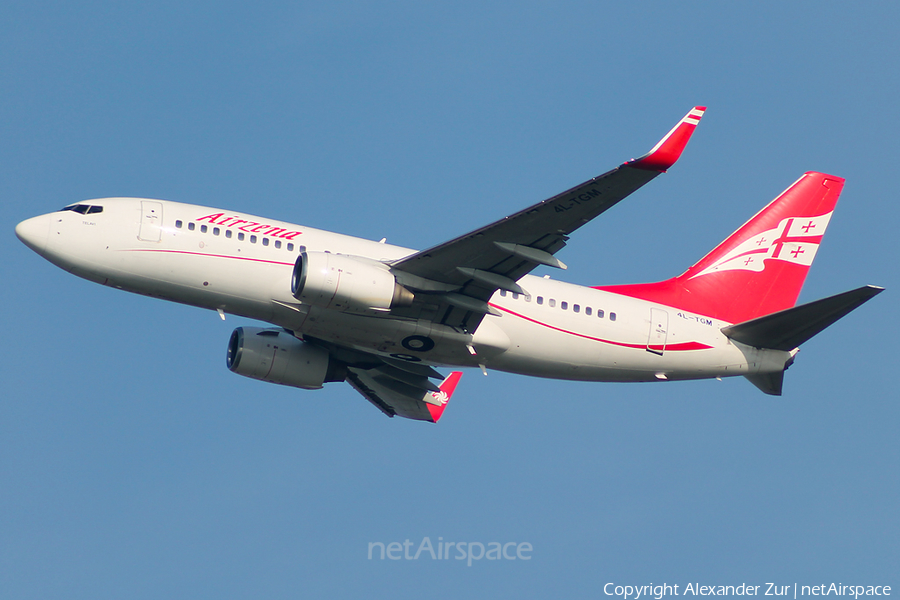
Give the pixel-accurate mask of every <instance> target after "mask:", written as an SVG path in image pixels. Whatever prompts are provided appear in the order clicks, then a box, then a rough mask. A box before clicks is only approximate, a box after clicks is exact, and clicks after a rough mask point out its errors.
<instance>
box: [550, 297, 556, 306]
mask: <svg viewBox="0 0 900 600" xmlns="http://www.w3.org/2000/svg"><path fill="white" fill-rule="evenodd" d="M549 304H550V308H553V307H554V306H556V300H554V299H553V298H550V302H549Z"/></svg>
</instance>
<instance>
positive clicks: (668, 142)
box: [625, 106, 706, 172]
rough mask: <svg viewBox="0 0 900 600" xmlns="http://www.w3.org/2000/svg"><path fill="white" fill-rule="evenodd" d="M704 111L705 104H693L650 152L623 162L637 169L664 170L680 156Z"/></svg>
mask: <svg viewBox="0 0 900 600" xmlns="http://www.w3.org/2000/svg"><path fill="white" fill-rule="evenodd" d="M704 112H706V107H705V106H695V107H694V108H692V109H691V110H690V111H689V112H688V114H686V115H685V116H684V118H683V119H681V120H680V121H679V122H678V124H677V125H675V127H673V128H672V130H671V131H670V132H669V133H667V134H666V136H665V137H664V138H663V139H661V140H660V141H659V143H658V144H656V146H654V147H653V149H652V150H650V152H648V153H647V154H646V155H645V156H642V157H641V158H637V159H634V160H632V161H629V162H627V163H625V164H627V165H628V166H631V167H636V168H638V169H646V170H648V171H663V172H665V171H666V170H667V169H668V168H669V167H671V166H672V165H674V164H675V162H676V161H677V160H678V159H679V158H680V157H681V153H682V152H683V151H684V147H685V146H687V143H688V140H690V139H691V135H693V133H694V129H696V128H697V124H698V123H699V122H700V119H701V118H702V117H703V113H704Z"/></svg>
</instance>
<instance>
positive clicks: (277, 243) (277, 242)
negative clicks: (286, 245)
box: [275, 240, 281, 248]
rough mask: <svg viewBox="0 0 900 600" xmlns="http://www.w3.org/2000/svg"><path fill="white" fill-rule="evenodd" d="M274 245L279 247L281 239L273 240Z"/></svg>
mask: <svg viewBox="0 0 900 600" xmlns="http://www.w3.org/2000/svg"><path fill="white" fill-rule="evenodd" d="M275 247H276V248H281V240H275Z"/></svg>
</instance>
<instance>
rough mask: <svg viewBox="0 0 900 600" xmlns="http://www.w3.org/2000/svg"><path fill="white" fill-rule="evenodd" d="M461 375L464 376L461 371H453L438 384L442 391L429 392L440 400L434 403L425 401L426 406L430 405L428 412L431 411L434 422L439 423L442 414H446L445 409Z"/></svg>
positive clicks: (435, 398)
mask: <svg viewBox="0 0 900 600" xmlns="http://www.w3.org/2000/svg"><path fill="white" fill-rule="evenodd" d="M460 377H462V372H461V371H453V372H452V373H450V374H449V375H447V377H446V379H444V381H442V382H441V385H439V386H438V387H439V388H440V390H441V391H440V392H428V393H429V394H430V395H431V398H433V399H434V400H436V401H437V402H438V403H437V404H432V403H431V402H426V403H425V406H427V407H428V412H429V413H431V420H432V421H433V422H435V423H437V422H438V420H439V419H440V418H441V415H443V414H444V409H445V408H446V407H447V403H448V402H449V401H450V398H451V397H452V396H453V391H454V390H455V389H456V384H457V383H459V378H460Z"/></svg>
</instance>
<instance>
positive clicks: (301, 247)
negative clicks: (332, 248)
mask: <svg viewBox="0 0 900 600" xmlns="http://www.w3.org/2000/svg"><path fill="white" fill-rule="evenodd" d="M298 250H300V252H306V246H304V245H302V244H301V245H300V248H298ZM325 252H328V250H326V251H325Z"/></svg>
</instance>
